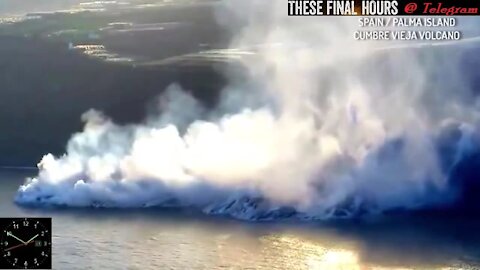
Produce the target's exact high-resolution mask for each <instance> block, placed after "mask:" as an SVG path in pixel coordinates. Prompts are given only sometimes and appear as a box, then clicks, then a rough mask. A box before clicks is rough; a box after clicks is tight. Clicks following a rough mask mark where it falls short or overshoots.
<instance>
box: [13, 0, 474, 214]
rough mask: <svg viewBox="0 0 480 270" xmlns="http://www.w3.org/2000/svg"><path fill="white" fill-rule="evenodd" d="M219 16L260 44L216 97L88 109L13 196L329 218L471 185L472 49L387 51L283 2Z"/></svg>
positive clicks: (172, 90) (424, 200) (434, 201)
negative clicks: (138, 118)
mask: <svg viewBox="0 0 480 270" xmlns="http://www.w3.org/2000/svg"><path fill="white" fill-rule="evenodd" d="M217 15H218V21H219V23H221V24H223V25H225V27H228V28H230V30H232V31H235V33H237V34H236V36H235V39H234V40H233V41H232V44H231V47H232V48H241V49H247V48H248V49H249V50H252V51H254V52H255V54H254V55H253V56H252V55H249V56H248V57H245V58H244V59H243V60H242V64H243V66H244V67H245V70H246V75H245V73H242V76H247V78H248V80H242V79H239V76H240V75H239V74H237V73H236V72H237V71H236V70H235V69H231V72H230V74H228V75H229V77H230V78H232V83H231V84H230V85H229V86H227V87H226V88H225V89H224V91H223V93H222V100H221V102H220V104H219V105H218V108H217V109H215V110H213V111H207V110H206V109H205V108H203V107H202V105H201V104H200V103H199V102H197V101H196V100H195V99H194V98H193V97H191V96H189V95H188V94H186V93H185V92H184V91H182V90H181V88H180V87H179V86H178V85H172V86H171V87H169V89H167V91H166V92H165V94H164V95H163V96H162V98H161V100H162V109H163V113H162V114H160V115H154V116H152V115H151V116H149V117H148V120H146V121H145V122H144V123H142V124H138V125H129V126H119V125H116V124H115V123H114V122H112V120H110V119H109V118H108V117H107V116H105V115H103V114H102V113H101V112H96V111H89V112H87V113H85V114H84V116H83V118H82V119H83V120H84V121H85V123H86V124H85V129H84V131H83V132H81V133H78V134H75V135H74V136H73V137H72V138H71V140H70V141H69V143H68V146H67V151H66V154H65V155H64V156H61V157H54V156H52V155H46V156H45V157H44V158H43V159H42V161H41V162H40V164H39V174H38V176H36V177H34V178H32V179H28V180H27V182H26V183H25V185H23V186H21V187H20V189H19V191H18V194H17V196H16V201H17V202H18V203H20V204H24V205H33V206H70V207H90V206H93V207H119V208H124V207H125V208H130V207H193V208H196V209H199V210H201V211H204V212H206V213H212V214H225V215H230V216H232V217H235V218H241V219H271V218H277V217H290V216H295V217H299V218H321V219H323V218H330V217H350V216H353V215H357V214H360V213H379V212H382V211H386V210H391V209H396V208H404V209H421V208H425V207H433V206H439V205H446V204H451V203H453V202H454V201H456V200H457V199H458V197H459V196H461V194H460V191H459V189H458V188H454V187H453V186H452V180H451V178H452V173H453V172H454V171H455V168H456V166H457V165H458V164H460V163H461V161H462V160H463V159H464V157H465V156H468V155H471V154H472V153H474V152H475V151H477V148H478V147H479V145H480V141H479V137H478V136H479V134H480V133H479V130H478V128H477V127H478V125H476V123H477V121H478V117H479V110H478V109H479V106H480V102H478V101H479V100H478V99H477V98H476V95H475V93H474V91H473V90H472V89H471V88H472V86H471V84H469V83H468V80H467V78H466V75H465V74H464V73H463V72H462V70H464V69H463V68H462V67H461V65H462V59H463V57H464V56H465V55H464V51H463V48H464V47H462V46H456V47H455V48H451V47H445V48H444V47H441V46H428V47H426V48H425V47H421V48H414V47H412V48H402V49H382V48H383V47H384V46H386V45H387V44H384V43H380V42H378V41H377V42H367V41H355V40H354V39H353V36H352V35H353V32H354V31H355V30H357V20H356V19H353V18H339V17H335V18H321V19H319V18H298V17H296V18H293V17H292V18H289V17H287V16H286V3H285V1H280V0H279V1H262V0H248V1H244V0H231V1H224V3H223V4H222V5H221V6H220V7H219V8H218V10H217ZM388 45H391V44H390V43H389V44H388ZM200 116H201V117H202V118H201V119H208V120H198V119H199V118H200Z"/></svg>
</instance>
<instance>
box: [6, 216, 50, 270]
mask: <svg viewBox="0 0 480 270" xmlns="http://www.w3.org/2000/svg"><path fill="white" fill-rule="evenodd" d="M9 221H10V222H8V223H7V222H3V223H4V224H5V225H4V226H3V228H1V229H2V231H1V238H0V248H1V256H2V257H3V258H2V259H3V260H4V261H5V262H4V263H3V264H5V263H6V264H7V266H9V268H16V269H50V268H51V251H52V237H51V235H52V234H51V219H45V218H22V219H11V220H9Z"/></svg>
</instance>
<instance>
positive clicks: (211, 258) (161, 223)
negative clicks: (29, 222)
mask: <svg viewBox="0 0 480 270" xmlns="http://www.w3.org/2000/svg"><path fill="white" fill-rule="evenodd" d="M34 174H35V171H11V170H9V171H1V172H0V216H2V217H9V216H15V217H24V216H37V217H38V216H47V217H52V218H53V265H54V266H53V267H54V269H62V270H68V269H102V270H103V269H173V270H181V269H209V270H210V269H212V270H214V269H266V270H267V269H268V270H270V269H289V270H296V269H298V270H300V269H318V270H329V269H332V270H337V269H345V270H357V269H358V270H368V269H376V270H377V269H422V270H428V269H480V221H479V220H474V219H473V220H472V219H471V218H469V219H465V218H445V217H442V218H439V217H436V218H432V217H430V218H427V217H415V218H413V217H396V218H393V217H392V218H381V219H380V218H377V219H369V220H362V221H360V220H357V221H344V222H338V221H337V222H328V223H320V222H315V223H294V224H292V223H282V222H275V223H246V222H239V221H233V220H230V219H225V218H220V217H206V216H202V215H200V214H196V213H191V212H187V211H179V210H168V211H166V210H159V209H151V210H136V211H133V210H85V209H84V210H79V209H77V210H74V209H62V210H58V209H57V210H52V209H50V210H32V209H24V208H21V207H19V206H17V205H15V204H14V203H13V202H12V198H13V196H14V194H15V192H16V190H17V188H18V186H19V185H20V184H21V183H22V182H23V179H24V178H25V177H27V176H28V175H34Z"/></svg>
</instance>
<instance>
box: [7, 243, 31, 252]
mask: <svg viewBox="0 0 480 270" xmlns="http://www.w3.org/2000/svg"><path fill="white" fill-rule="evenodd" d="M30 243H31V242H30ZM30 243H26V244H19V245H16V246H13V247H9V248H7V249H5V250H4V251H5V252H6V251H10V250H12V249H16V248H19V247H24V246H26V245H28V244H30Z"/></svg>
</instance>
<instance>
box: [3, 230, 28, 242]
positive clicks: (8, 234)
mask: <svg viewBox="0 0 480 270" xmlns="http://www.w3.org/2000/svg"><path fill="white" fill-rule="evenodd" d="M7 236H11V237H13V238H15V239H17V240H18V241H20V242H22V243H23V244H24V245H25V244H26V243H27V242H24V241H23V240H22V239H20V238H18V237H16V236H15V235H13V234H12V233H11V232H7Z"/></svg>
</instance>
